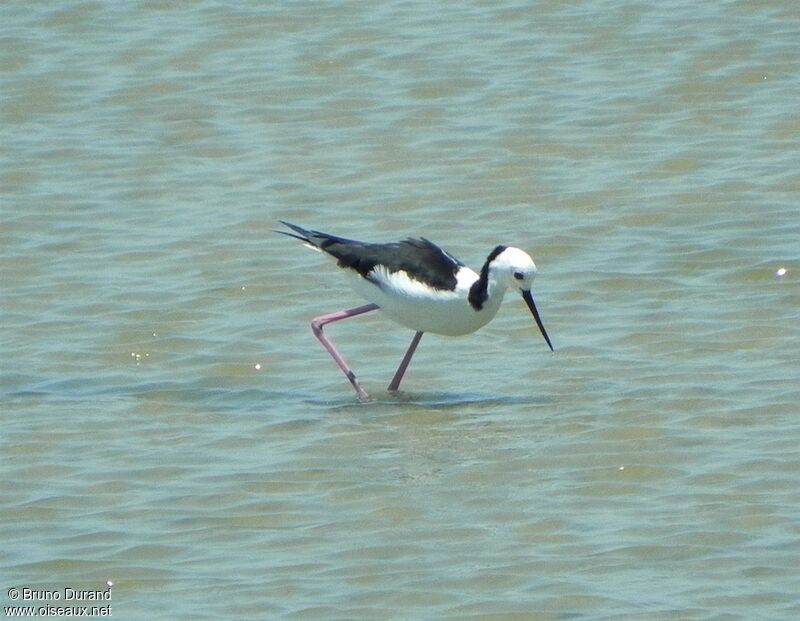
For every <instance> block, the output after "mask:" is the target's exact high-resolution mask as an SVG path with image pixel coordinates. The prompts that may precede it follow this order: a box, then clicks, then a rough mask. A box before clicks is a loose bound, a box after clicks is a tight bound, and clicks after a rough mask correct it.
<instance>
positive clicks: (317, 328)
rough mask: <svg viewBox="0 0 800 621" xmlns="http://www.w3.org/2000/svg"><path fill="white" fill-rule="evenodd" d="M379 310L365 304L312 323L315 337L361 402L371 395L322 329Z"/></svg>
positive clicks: (323, 317) (374, 306)
mask: <svg viewBox="0 0 800 621" xmlns="http://www.w3.org/2000/svg"><path fill="white" fill-rule="evenodd" d="M378 308H380V307H379V306H378V305H377V304H365V305H364V306H358V307H356V308H350V309H347V310H342V311H337V312H335V313H329V314H327V315H322V316H320V317H316V318H314V319H313V320H312V321H311V330H313V332H314V336H316V337H317V339H319V342H320V343H322V346H323V347H324V348H325V349H327V350H328V353H329V354H330V355H331V357H332V358H333V360H334V362H336V364H337V365H338V366H339V368H340V369H341V370H342V373H344V374H345V377H347V379H348V380H350V383H351V384H352V385H353V388H354V389H355V391H356V395H358V398H359V399H360V400H361V401H366V400H367V399H368V398H369V395H367V393H366V391H365V390H364V389H363V388H361V384H359V383H358V380H357V379H356V374H355V373H353V369H351V368H350V365H348V364H347V362H345V359H344V358H342V355H341V354H340V353H339V352H338V351H337V350H336V347H334V346H333V343H332V342H331V340H330V339H329V338H328V337H327V336H325V334H324V333H323V332H322V328H323V327H325V326H326V325H328V324H329V323H333V322H334V321H341V320H342V319H349V318H350V317H357V316H358V315H363V314H364V313H368V312H370V311H374V310H377V309H378Z"/></svg>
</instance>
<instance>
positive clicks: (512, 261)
mask: <svg viewBox="0 0 800 621" xmlns="http://www.w3.org/2000/svg"><path fill="white" fill-rule="evenodd" d="M484 269H485V270H486V271H487V274H486V276H487V277H488V278H487V280H494V281H495V283H496V285H497V286H500V287H503V288H505V287H510V286H514V287H516V288H517V289H519V292H520V293H521V294H522V299H523V300H525V303H526V304H527V305H528V308H529V309H530V311H531V314H532V315H533V318H534V319H535V320H536V325H537V326H539V330H541V332H542V336H543V337H544V340H545V341H547V344H548V345H549V347H550V349H551V350H552V349H553V344H552V343H551V342H550V337H549V336H547V331H546V330H545V329H544V325H543V324H542V320H541V318H540V317H539V311H538V310H536V304H535V303H534V301H533V294H531V287H533V279H534V277H535V276H536V264H535V263H534V262H533V259H531V257H530V255H529V254H528V253H527V252H525V251H523V250H520V249H519V248H508V247H504V246H497V248H495V249H494V250H493V251H492V253H491V254H490V255H489V256H488V257H487V259H486V264H485V265H484Z"/></svg>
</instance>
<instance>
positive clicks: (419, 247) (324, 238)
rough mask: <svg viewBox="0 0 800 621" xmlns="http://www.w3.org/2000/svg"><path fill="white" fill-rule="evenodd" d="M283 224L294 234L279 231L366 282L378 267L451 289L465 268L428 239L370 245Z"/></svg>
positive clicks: (435, 287)
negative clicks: (326, 256)
mask: <svg viewBox="0 0 800 621" xmlns="http://www.w3.org/2000/svg"><path fill="white" fill-rule="evenodd" d="M281 223H282V224H284V225H286V226H288V227H289V228H290V229H292V230H293V231H294V232H295V233H296V235H295V234H293V233H287V232H285V231H276V232H278V233H283V234H284V235H288V236H289V237H294V238H295V239H299V240H301V241H304V242H306V243H308V244H311V245H312V246H314V247H316V248H319V249H320V250H322V251H323V252H327V253H328V254H330V255H331V256H333V257H334V258H336V260H337V264H338V265H339V267H342V268H348V269H352V270H355V271H356V272H358V273H359V274H361V276H363V277H364V278H366V279H367V280H372V278H371V277H370V273H371V272H372V271H373V269H375V266H376V265H381V266H383V267H384V268H385V269H387V270H388V271H389V272H399V271H404V272H406V273H407V274H408V275H409V277H411V278H413V279H414V280H418V281H420V282H423V283H425V284H426V285H429V286H431V287H433V288H434V289H446V290H452V289H455V287H456V274H457V273H458V270H459V269H460V268H461V267H463V266H464V264H463V263H461V262H460V261H459V260H458V259H456V258H454V257H453V256H451V255H450V254H448V253H447V252H445V251H444V250H442V249H441V248H439V246H437V245H436V244H434V243H433V242H431V241H428V240H427V239H425V238H421V239H406V240H404V241H400V242H394V243H389V244H370V243H367V242H360V241H356V240H354V239H347V238H345V237H338V236H336V235H330V234H328V233H323V232H321V231H313V230H309V229H304V228H302V227H300V226H297V225H295V224H291V223H289V222H284V221H283V220H281Z"/></svg>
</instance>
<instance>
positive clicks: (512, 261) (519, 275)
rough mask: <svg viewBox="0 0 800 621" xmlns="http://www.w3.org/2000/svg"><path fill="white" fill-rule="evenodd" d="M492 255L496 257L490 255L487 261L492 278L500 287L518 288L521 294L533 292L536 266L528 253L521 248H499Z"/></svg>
mask: <svg viewBox="0 0 800 621" xmlns="http://www.w3.org/2000/svg"><path fill="white" fill-rule="evenodd" d="M501 248H502V250H501ZM495 253H497V254H495ZM492 254H493V255H495V256H494V257H493V256H492V255H489V258H488V259H487V261H488V263H489V276H490V278H491V277H494V279H495V281H496V282H497V284H498V285H500V286H504V285H505V286H507V287H511V286H513V287H517V289H519V290H520V292H522V291H530V290H531V287H532V286H533V279H534V277H535V276H536V264H535V263H534V262H533V259H531V257H530V255H529V254H528V253H527V252H525V251H524V250H520V249H519V248H503V247H502V246H498V247H497V248H495V249H494V252H492Z"/></svg>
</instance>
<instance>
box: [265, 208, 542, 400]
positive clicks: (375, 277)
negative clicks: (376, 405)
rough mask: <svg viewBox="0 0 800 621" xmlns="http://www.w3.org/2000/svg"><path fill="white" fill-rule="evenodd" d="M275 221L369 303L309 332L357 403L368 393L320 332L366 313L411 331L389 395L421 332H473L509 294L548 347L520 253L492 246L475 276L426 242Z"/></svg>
mask: <svg viewBox="0 0 800 621" xmlns="http://www.w3.org/2000/svg"><path fill="white" fill-rule="evenodd" d="M281 223H282V224H284V225H285V226H287V227H288V228H289V229H291V231H292V232H288V231H276V232H278V233H281V234H283V235H288V236H289V237H294V238H295V239H299V240H300V241H302V242H304V243H305V244H306V245H307V246H309V247H311V248H312V249H314V250H318V251H320V252H322V253H323V254H325V255H327V256H329V257H330V258H332V259H334V260H335V261H336V264H337V265H338V266H339V267H340V268H341V269H342V272H344V273H345V274H347V275H348V276H349V277H350V284H351V286H352V287H353V289H355V290H356V292H358V293H359V294H360V295H361V296H362V297H363V298H364V299H366V300H368V301H369V302H370V304H368V305H366V306H361V307H358V308H353V309H349V310H346V311H340V312H337V313H330V314H328V315H324V316H321V317H317V318H316V319H314V321H312V327H313V329H314V334H315V335H316V337H317V338H318V339H319V340H320V342H321V343H322V345H323V346H324V347H325V348H326V349H327V350H328V352H329V353H330V354H331V356H332V357H333V359H334V360H335V361H336V364H337V365H338V366H339V368H341V369H342V371H343V372H344V373H345V375H346V376H347V378H348V379H349V380H350V382H351V383H352V385H353V387H354V388H355V390H356V393H357V394H358V396H359V398H361V399H366V397H367V394H366V392H365V391H364V390H363V388H361V386H360V384H359V383H358V381H357V380H356V378H355V374H354V373H353V371H352V369H351V368H350V367H349V366H348V365H347V363H346V362H345V361H344V359H343V358H342V356H341V354H339V352H338V351H337V350H336V348H335V347H334V345H333V343H332V342H331V341H330V340H329V339H328V338H327V337H326V336H325V335H324V334H323V331H322V328H323V327H324V326H325V325H327V324H328V323H331V322H334V321H339V320H342V319H347V318H349V317H354V316H357V315H360V314H363V313H366V312H369V311H373V310H378V309H380V310H381V311H383V312H384V313H385V314H386V315H387V316H388V317H390V318H391V319H393V320H394V321H395V322H397V323H399V324H400V325H402V326H406V327H407V328H411V329H412V330H415V331H416V335H415V336H414V340H413V341H412V342H411V346H410V347H409V349H408V351H407V352H406V355H405V357H404V358H403V361H402V363H401V364H400V368H398V370H397V373H396V374H395V376H394V379H393V380H392V383H391V384H390V385H389V390H397V389H398V387H399V385H400V381H401V379H402V377H403V374H404V373H405V370H406V367H407V366H408V363H409V361H410V360H411V356H412V355H413V354H414V351H415V349H416V347H417V344H418V343H419V340H420V338H421V337H422V334H423V333H425V332H432V333H434V334H443V335H447V336H460V335H464V334H470V333H472V332H475V331H476V330H478V329H480V328H481V327H483V326H485V325H486V324H487V323H489V322H490V321H491V320H492V319H493V318H494V316H495V314H497V311H498V309H499V308H500V303H501V302H502V300H503V296H504V294H505V292H506V291H507V290H508V289H509V288H513V289H516V290H518V291H519V292H520V294H521V295H522V298H523V299H524V300H525V302H526V304H527V305H528V308H529V309H530V311H531V313H532V314H533V317H534V319H535V320H536V324H537V325H538V326H539V329H540V330H541V332H542V336H544V339H545V341H547V345H548V346H549V347H550V349H551V350H552V349H553V345H552V343H551V342H550V337H549V336H548V335H547V332H546V331H545V329H544V325H543V324H542V320H541V318H540V317H539V312H538V311H537V309H536V305H535V303H534V301H533V295H532V294H531V286H532V285H533V279H534V277H535V275H536V265H535V264H534V262H533V259H531V257H530V256H529V255H528V254H527V253H525V252H523V251H522V250H520V249H519V248H512V247H506V246H496V247H495V248H494V250H492V251H491V252H490V253H489V255H488V256H487V258H486V261H485V262H484V264H483V266H482V267H481V270H480V273H478V272H475V271H474V270H472V269H470V268H469V267H467V266H466V265H464V264H463V263H462V262H461V261H459V260H458V259H456V258H455V257H453V256H452V255H451V254H449V253H448V252H446V251H445V250H443V249H442V248H440V247H439V246H437V245H436V244H434V243H433V242H431V241H428V240H427V239H425V238H420V239H406V240H404V241H399V242H393V243H383V244H375V243H367V242H362V241H356V240H354V239H347V238H345V237H338V236H336V235H331V234H329V233H323V232H321V231H314V230H310V229H305V228H303V227H300V226H297V225H296V224H291V223H289V222H285V221H283V220H281Z"/></svg>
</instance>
